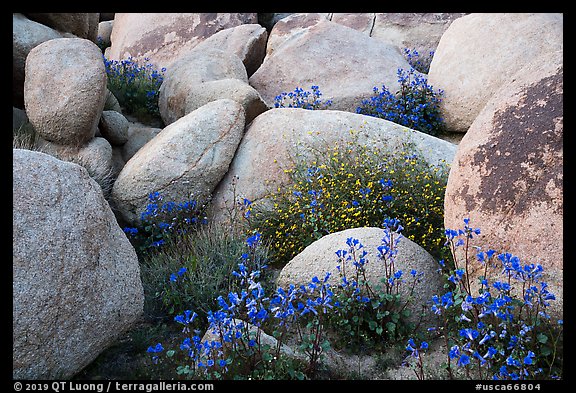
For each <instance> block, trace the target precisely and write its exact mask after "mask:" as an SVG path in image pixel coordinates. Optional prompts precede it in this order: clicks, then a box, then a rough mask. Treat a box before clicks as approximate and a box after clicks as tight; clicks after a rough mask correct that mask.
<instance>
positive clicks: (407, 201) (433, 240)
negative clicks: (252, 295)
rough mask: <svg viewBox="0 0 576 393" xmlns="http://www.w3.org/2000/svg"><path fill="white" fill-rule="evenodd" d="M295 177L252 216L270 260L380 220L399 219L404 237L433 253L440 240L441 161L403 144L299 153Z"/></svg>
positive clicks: (282, 259) (342, 146) (288, 256)
mask: <svg viewBox="0 0 576 393" xmlns="http://www.w3.org/2000/svg"><path fill="white" fill-rule="evenodd" d="M289 173H290V176H291V178H292V180H293V183H292V184H291V185H290V186H289V187H287V188H285V189H283V190H278V193H277V194H276V195H275V196H274V197H273V200H274V208H273V210H272V211H267V212H260V213H258V214H257V215H256V217H257V219H256V220H255V223H256V229H257V230H258V231H259V232H260V233H262V235H263V237H264V238H266V239H267V240H268V241H269V244H270V247H271V251H272V256H273V258H274V261H273V262H276V263H277V264H284V263H287V262H288V261H289V260H290V259H291V258H293V257H294V256H295V255H296V254H297V253H299V252H300V251H302V250H303V249H304V248H305V247H306V246H308V245H309V244H311V243H312V242H313V241H315V240H317V239H319V238H321V237H322V236H324V235H327V234H329V233H333V232H337V231H341V230H344V229H348V228H355V227H364V226H375V227H381V226H382V223H383V221H384V219H385V218H397V219H399V220H400V222H401V224H402V226H403V227H404V232H403V233H404V236H406V237H408V238H409V239H411V240H413V241H415V242H416V243H418V244H419V245H421V246H422V247H424V248H425V249H426V250H428V251H429V252H431V253H432V254H433V255H434V256H436V257H441V256H442V253H441V251H440V249H441V248H442V246H443V244H444V240H445V238H444V206H443V205H444V192H445V189H446V182H447V178H448V168H447V165H440V166H433V165H429V164H428V163H427V162H426V161H425V160H424V159H423V158H422V157H421V156H420V155H419V154H418V152H417V151H416V150H415V148H414V147H413V146H411V145H409V144H406V145H404V146H403V148H402V149H401V150H400V151H396V152H395V153H394V154H390V153H386V152H383V151H381V150H380V149H378V148H377V147H367V146H365V145H362V144H356V143H354V142H347V143H343V144H335V145H333V146H330V147H327V148H326V149H325V150H323V151H322V152H321V153H319V154H316V158H315V159H313V160H305V159H303V158H302V157H300V159H297V160H296V167H295V168H294V170H292V171H290V172H289Z"/></svg>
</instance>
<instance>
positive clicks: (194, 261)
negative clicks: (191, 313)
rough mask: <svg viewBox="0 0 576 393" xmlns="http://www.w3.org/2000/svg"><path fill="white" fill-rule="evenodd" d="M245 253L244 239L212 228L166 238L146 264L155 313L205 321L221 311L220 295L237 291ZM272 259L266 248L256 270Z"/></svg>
mask: <svg viewBox="0 0 576 393" xmlns="http://www.w3.org/2000/svg"><path fill="white" fill-rule="evenodd" d="M244 253H246V242H245V239H244V238H240V237H238V236H237V235H235V234H233V233H231V232H227V231H224V230H222V229H221V228H220V227H218V226H214V225H211V224H208V225H204V226H202V227H201V228H200V229H198V230H196V231H189V232H186V233H180V234H178V235H175V236H170V237H168V238H166V240H165V242H164V244H163V245H162V247H160V248H159V249H156V250H154V251H153V252H150V253H148V254H145V255H144V257H143V258H142V262H141V271H142V281H143V285H144V289H145V292H146V298H147V299H148V301H149V302H148V306H147V308H148V310H149V312H150V313H155V314H160V315H162V314H168V315H172V314H174V313H180V312H182V311H183V310H184V309H186V308H192V309H194V310H196V312H197V313H198V314H200V315H202V316H205V315H206V313H207V312H208V311H209V310H212V309H214V307H215V306H216V305H217V303H216V297H217V296H218V294H221V293H228V292H229V291H232V290H234V289H235V284H236V280H235V279H234V277H233V276H232V272H233V271H234V269H235V268H236V267H237V265H238V262H239V261H241V260H242V255H243V254H244ZM266 259H267V255H266V247H265V246H261V247H259V248H258V249H257V253H256V255H255V258H254V259H253V264H255V266H254V268H259V267H261V266H262V265H264V263H265V262H266ZM203 319H204V318H203Z"/></svg>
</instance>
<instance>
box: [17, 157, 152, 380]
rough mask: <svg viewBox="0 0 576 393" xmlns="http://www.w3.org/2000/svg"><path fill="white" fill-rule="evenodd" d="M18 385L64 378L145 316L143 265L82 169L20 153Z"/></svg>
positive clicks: (76, 370)
mask: <svg viewBox="0 0 576 393" xmlns="http://www.w3.org/2000/svg"><path fill="white" fill-rule="evenodd" d="M12 195H13V198H12V203H13V221H12V230H13V237H12V250H13V254H12V255H13V258H12V274H13V281H12V300H13V302H12V313H13V333H12V334H13V336H12V342H13V355H12V365H13V377H14V378H16V379H67V378H70V377H72V376H73V375H74V374H75V373H77V372H78V371H80V370H81V369H82V368H84V367H85V366H87V365H88V364H89V363H91V362H92V361H93V360H94V359H95V358H96V357H97V356H98V355H99V354H100V353H101V352H102V351H103V350H104V349H105V348H107V347H108V346H110V345H111V344H112V343H113V342H114V341H115V340H117V339H118V338H119V337H120V336H121V335H122V334H124V333H125V332H126V331H127V329H129V328H130V327H132V325H133V323H134V322H135V321H136V320H137V319H138V318H139V317H140V316H141V314H142V311H143V305H144V294H143V289H142V282H141V280H140V269H139V264H138V258H137V255H136V252H135V251H134V248H133V247H132V245H131V244H130V242H129V241H128V239H127V238H126V235H125V234H124V233H123V231H122V229H121V228H120V227H119V225H118V223H117V222H116V218H115V216H114V214H113V213H112V210H111V209H110V206H109V205H108V202H107V201H106V200H105V199H104V197H103V195H102V192H101V190H100V188H99V186H98V185H97V184H96V182H95V181H94V180H93V179H91V177H90V176H89V175H88V172H87V171H86V170H85V169H84V168H83V167H81V166H79V165H76V164H73V163H68V162H64V161H61V160H58V159H56V158H54V157H52V156H50V155H47V154H44V153H40V152H36V151H29V150H20V149H14V150H13V188H12Z"/></svg>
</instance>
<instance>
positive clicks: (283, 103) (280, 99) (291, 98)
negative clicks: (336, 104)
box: [274, 85, 332, 110]
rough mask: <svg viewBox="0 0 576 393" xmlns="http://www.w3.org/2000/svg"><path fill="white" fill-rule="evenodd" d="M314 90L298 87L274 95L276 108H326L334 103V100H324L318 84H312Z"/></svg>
mask: <svg viewBox="0 0 576 393" xmlns="http://www.w3.org/2000/svg"><path fill="white" fill-rule="evenodd" d="M311 89H312V91H307V90H306V91H305V90H304V89H302V88H301V87H296V88H295V89H294V91H291V92H289V93H286V92H282V93H280V94H278V95H277V96H276V97H274V107H275V108H303V109H310V110H313V109H326V108H328V107H329V106H330V105H332V100H327V101H324V102H323V101H322V100H321V99H320V97H321V96H322V93H321V92H320V88H319V87H318V86H315V85H314V86H312V87H311Z"/></svg>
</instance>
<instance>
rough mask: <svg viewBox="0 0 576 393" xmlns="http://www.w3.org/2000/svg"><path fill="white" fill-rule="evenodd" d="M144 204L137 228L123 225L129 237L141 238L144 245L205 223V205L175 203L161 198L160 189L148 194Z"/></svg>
mask: <svg viewBox="0 0 576 393" xmlns="http://www.w3.org/2000/svg"><path fill="white" fill-rule="evenodd" d="M148 201H149V203H148V205H147V206H146V209H145V210H144V211H143V212H142V213H141V214H140V222H141V228H140V229H139V228H133V227H125V228H124V229H123V230H124V232H125V233H126V234H127V235H128V236H129V238H130V239H134V240H139V241H141V242H143V247H144V248H149V247H152V248H157V247H160V246H162V245H163V244H164V243H165V237H166V236H168V235H170V234H175V233H176V234H183V233H186V232H187V231H189V230H191V229H195V228H197V227H198V226H199V225H204V224H207V222H208V219H207V217H206V216H205V214H204V213H205V208H206V206H205V205H202V204H200V203H198V202H197V201H193V200H192V201H186V202H181V203H176V202H173V201H168V202H163V197H162V195H161V194H160V192H158V191H155V192H151V193H150V194H149V195H148Z"/></svg>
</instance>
